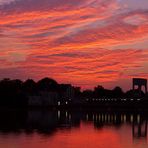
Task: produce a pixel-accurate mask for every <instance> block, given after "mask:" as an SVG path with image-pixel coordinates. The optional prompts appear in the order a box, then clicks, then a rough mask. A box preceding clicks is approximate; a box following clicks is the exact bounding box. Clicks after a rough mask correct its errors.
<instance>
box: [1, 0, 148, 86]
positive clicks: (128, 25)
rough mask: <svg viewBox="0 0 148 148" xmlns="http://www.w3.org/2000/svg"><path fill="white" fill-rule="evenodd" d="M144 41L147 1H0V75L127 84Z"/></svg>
mask: <svg viewBox="0 0 148 148" xmlns="http://www.w3.org/2000/svg"><path fill="white" fill-rule="evenodd" d="M147 41H148V1H147V0H141V1H138V0H0V79H2V78H6V77H9V78H19V79H22V80H24V79H28V78H32V79H35V80H38V79H41V78H43V77H51V78H53V79H55V80H57V81H58V82H60V83H72V84H73V85H77V86H82V88H93V87H94V86H96V85H97V84H100V85H103V86H105V87H107V88H112V87H114V86H116V85H120V86H121V87H123V88H124V89H128V88H129V87H131V84H130V83H131V78H133V77H142V78H148V66H147V65H148V47H147V46H148V42H147Z"/></svg>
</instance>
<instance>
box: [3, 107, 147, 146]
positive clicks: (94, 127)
mask: <svg viewBox="0 0 148 148" xmlns="http://www.w3.org/2000/svg"><path fill="white" fill-rule="evenodd" d="M0 116H1V122H0V148H49V147H50V148H148V138H147V116H146V114H145V113H124V112H120V113H117V112H100V111H80V110H79V111H65V110H62V111H59V110H52V111H47V110H46V111H37V110H36V111H35V110H32V111H7V112H6V111H1V112H0Z"/></svg>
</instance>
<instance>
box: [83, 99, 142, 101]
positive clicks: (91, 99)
mask: <svg viewBox="0 0 148 148" xmlns="http://www.w3.org/2000/svg"><path fill="white" fill-rule="evenodd" d="M129 100H130V101H135V100H137V101H140V100H141V99H86V101H129Z"/></svg>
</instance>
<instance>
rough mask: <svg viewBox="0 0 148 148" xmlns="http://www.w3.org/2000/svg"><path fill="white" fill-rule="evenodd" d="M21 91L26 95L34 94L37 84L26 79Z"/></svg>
mask: <svg viewBox="0 0 148 148" xmlns="http://www.w3.org/2000/svg"><path fill="white" fill-rule="evenodd" d="M22 90H23V91H24V92H25V93H27V94H34V93H35V92H36V91H37V84H36V82H35V81H34V80H32V79H28V80H26V81H25V82H24V83H23V88H22Z"/></svg>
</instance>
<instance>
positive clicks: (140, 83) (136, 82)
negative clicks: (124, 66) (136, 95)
mask: <svg viewBox="0 0 148 148" xmlns="http://www.w3.org/2000/svg"><path fill="white" fill-rule="evenodd" d="M135 86H138V90H139V91H142V86H144V87H145V93H147V79H142V78H133V90H135Z"/></svg>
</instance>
